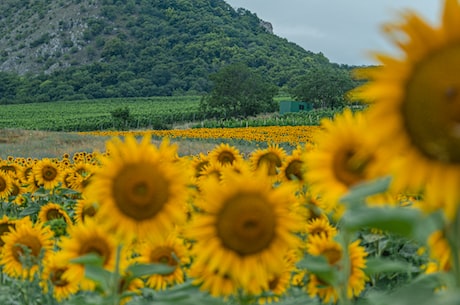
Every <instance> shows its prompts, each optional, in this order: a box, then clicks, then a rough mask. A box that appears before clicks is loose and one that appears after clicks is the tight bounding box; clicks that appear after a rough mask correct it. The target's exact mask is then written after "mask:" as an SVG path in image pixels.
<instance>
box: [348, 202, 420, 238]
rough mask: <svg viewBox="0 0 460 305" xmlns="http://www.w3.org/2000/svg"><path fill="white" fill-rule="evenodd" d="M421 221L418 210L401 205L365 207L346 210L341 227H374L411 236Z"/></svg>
mask: <svg viewBox="0 0 460 305" xmlns="http://www.w3.org/2000/svg"><path fill="white" fill-rule="evenodd" d="M422 221H423V215H422V213H421V212H420V211H419V210H416V209H412V208H402V207H394V208H393V207H377V208H365V209H360V210H355V211H347V212H345V214H344V215H343V217H342V225H343V228H344V229H346V230H349V231H359V230H360V229H363V228H375V229H381V230H385V231H389V232H393V233H396V234H400V235H403V236H408V237H413V235H414V233H415V232H416V230H417V226H418V225H419V224H420V223H421V222H422Z"/></svg>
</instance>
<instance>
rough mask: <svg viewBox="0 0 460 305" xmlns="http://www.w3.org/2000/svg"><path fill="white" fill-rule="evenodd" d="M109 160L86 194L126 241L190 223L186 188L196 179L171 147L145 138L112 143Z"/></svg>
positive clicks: (98, 172) (160, 233)
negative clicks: (187, 211)
mask: <svg viewBox="0 0 460 305" xmlns="http://www.w3.org/2000/svg"><path fill="white" fill-rule="evenodd" d="M107 149H108V151H109V155H108V156H106V157H103V158H102V160H101V162H102V165H101V167H100V168H99V170H97V171H96V172H95V174H94V176H93V178H92V181H91V183H90V185H89V186H88V188H87V189H86V192H85V193H84V194H85V195H87V198H88V200H90V201H94V202H97V203H98V204H99V209H98V212H97V216H98V218H99V219H101V221H103V222H104V224H105V225H107V226H109V227H110V228H111V229H113V230H114V231H115V232H116V233H117V234H119V235H120V236H121V237H122V238H123V239H125V240H126V241H127V243H129V241H130V240H131V239H132V238H134V237H137V238H139V239H144V238H145V237H148V236H150V237H155V236H158V235H162V234H164V235H167V234H168V233H169V232H170V231H171V229H173V228H174V226H175V225H176V224H178V223H180V222H182V221H184V220H185V217H186V214H185V211H186V205H185V203H186V201H187V198H188V195H189V193H188V190H187V183H188V182H189V181H188V178H189V177H190V176H191V175H190V174H189V173H188V170H187V169H184V168H183V167H182V166H181V163H180V162H177V160H176V159H174V158H173V156H172V153H171V150H172V148H171V147H170V146H166V145H164V144H163V145H161V146H160V147H159V148H157V147H156V146H154V145H153V144H152V143H151V141H150V136H148V135H147V136H144V137H143V138H142V140H141V141H140V143H138V142H137V141H136V139H135V138H134V137H133V136H127V137H126V138H125V142H122V141H121V140H120V139H119V138H114V139H113V140H112V141H109V142H107Z"/></svg>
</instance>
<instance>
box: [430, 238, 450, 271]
mask: <svg viewBox="0 0 460 305" xmlns="http://www.w3.org/2000/svg"><path fill="white" fill-rule="evenodd" d="M428 247H429V249H430V257H431V259H433V260H434V261H435V262H437V263H438V266H439V270H442V271H449V270H451V269H452V264H451V259H452V258H451V257H452V251H451V249H450V247H449V243H448V241H447V239H446V237H445V236H444V234H443V232H442V231H439V230H438V231H435V232H433V233H432V234H431V235H430V236H429V237H428Z"/></svg>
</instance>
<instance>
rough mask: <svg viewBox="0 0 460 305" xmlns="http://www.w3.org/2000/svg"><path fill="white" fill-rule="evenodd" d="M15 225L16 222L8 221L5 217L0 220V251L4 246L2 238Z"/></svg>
mask: <svg viewBox="0 0 460 305" xmlns="http://www.w3.org/2000/svg"><path fill="white" fill-rule="evenodd" d="M15 223H16V220H14V219H10V218H9V217H8V216H7V215H3V217H2V219H0V249H1V247H3V245H4V244H5V242H4V241H3V236H5V235H6V234H7V233H9V232H10V231H11V229H14V228H15V227H16V224H15ZM0 252H1V250H0Z"/></svg>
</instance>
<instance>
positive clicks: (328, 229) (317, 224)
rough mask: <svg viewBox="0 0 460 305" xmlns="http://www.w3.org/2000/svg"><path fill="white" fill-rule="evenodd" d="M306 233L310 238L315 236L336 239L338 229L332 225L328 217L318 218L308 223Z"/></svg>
mask: <svg viewBox="0 0 460 305" xmlns="http://www.w3.org/2000/svg"><path fill="white" fill-rule="evenodd" d="M305 232H306V233H307V236H308V238H310V237H311V236H315V235H325V236H326V237H328V238H334V236H335V235H336V234H337V229H336V228H335V227H334V226H332V225H331V223H330V222H329V220H328V218H327V217H326V216H324V215H323V216H321V217H316V218H313V219H310V220H308V221H307V223H306V225H305Z"/></svg>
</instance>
